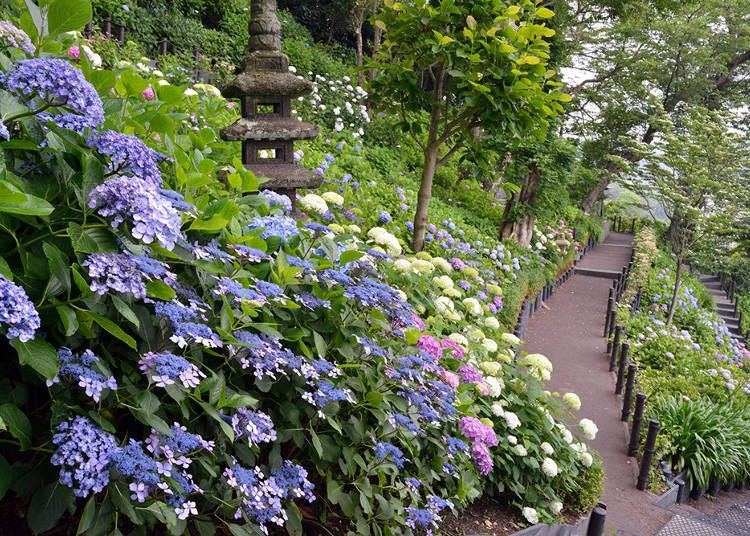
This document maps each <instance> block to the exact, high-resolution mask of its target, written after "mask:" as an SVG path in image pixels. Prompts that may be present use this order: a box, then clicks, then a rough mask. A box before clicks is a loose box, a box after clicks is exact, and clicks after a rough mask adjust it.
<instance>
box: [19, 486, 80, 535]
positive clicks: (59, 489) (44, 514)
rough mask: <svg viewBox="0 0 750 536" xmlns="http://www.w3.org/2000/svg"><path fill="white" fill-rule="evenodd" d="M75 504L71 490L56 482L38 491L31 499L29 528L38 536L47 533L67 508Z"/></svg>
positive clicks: (28, 513)
mask: <svg viewBox="0 0 750 536" xmlns="http://www.w3.org/2000/svg"><path fill="white" fill-rule="evenodd" d="M73 502H74V498H73V493H72V492H71V491H70V488H68V487H66V486H62V485H60V484H59V483H57V482H55V483H52V484H47V485H46V486H44V487H42V488H40V489H38V490H37V491H36V493H34V496H33V497H32V498H31V504H30V505H29V510H28V512H27V513H26V516H27V518H28V520H29V527H30V528H31V530H33V531H34V533H36V534H40V533H42V532H46V531H48V530H49V529H51V528H52V527H54V526H55V525H56V524H57V521H58V520H59V519H60V517H61V516H62V515H63V512H65V508H66V507H67V506H68V505H69V504H71V503H73Z"/></svg>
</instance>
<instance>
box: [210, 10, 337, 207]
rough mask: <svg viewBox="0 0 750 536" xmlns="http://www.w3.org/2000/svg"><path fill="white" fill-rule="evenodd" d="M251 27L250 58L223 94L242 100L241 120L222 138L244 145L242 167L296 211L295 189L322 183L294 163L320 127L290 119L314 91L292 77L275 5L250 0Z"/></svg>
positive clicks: (300, 79) (226, 96)
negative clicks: (296, 101) (299, 144)
mask: <svg viewBox="0 0 750 536" xmlns="http://www.w3.org/2000/svg"><path fill="white" fill-rule="evenodd" d="M250 10H251V12H250V22H249V24H248V34H249V35H250V38H249V40H248V49H249V54H248V55H247V56H245V58H244V59H243V60H242V72H241V73H240V74H239V75H237V77H236V78H235V79H234V80H232V81H231V82H230V83H229V84H228V85H227V86H226V87H224V88H223V89H222V90H221V93H222V95H223V96H224V97H225V98H227V99H240V102H241V105H242V118H241V119H239V120H238V121H237V122H236V123H234V124H233V125H231V126H229V127H227V128H225V129H223V130H222V131H221V133H220V135H221V138H222V139H224V140H227V141H241V142H242V163H243V164H244V165H245V167H246V168H247V169H248V170H250V171H252V172H253V173H254V174H255V176H256V177H258V178H265V179H268V180H267V181H266V182H264V183H263V184H262V187H263V188H264V189H265V188H267V189H269V190H273V191H275V192H277V193H279V194H284V195H287V196H288V197H289V198H290V199H291V200H292V209H293V211H294V209H295V208H296V197H297V192H296V191H297V188H317V187H318V186H320V184H321V182H322V180H323V178H322V177H321V176H319V175H317V174H315V173H313V172H312V171H310V170H308V169H305V168H303V167H302V166H300V165H298V164H296V163H295V162H294V141H295V140H309V139H312V138H314V137H315V136H317V135H318V126H317V125H311V124H308V123H303V122H301V121H297V120H296V119H292V117H291V112H292V108H291V99H293V98H295V97H301V96H303V95H307V94H308V93H310V92H311V91H312V89H313V84H312V82H310V81H309V80H305V79H303V78H300V77H298V76H296V75H294V74H292V73H290V72H289V58H287V56H286V55H285V54H284V53H282V52H281V25H280V24H279V19H278V18H277V17H276V2H275V0H252V2H251V6H250Z"/></svg>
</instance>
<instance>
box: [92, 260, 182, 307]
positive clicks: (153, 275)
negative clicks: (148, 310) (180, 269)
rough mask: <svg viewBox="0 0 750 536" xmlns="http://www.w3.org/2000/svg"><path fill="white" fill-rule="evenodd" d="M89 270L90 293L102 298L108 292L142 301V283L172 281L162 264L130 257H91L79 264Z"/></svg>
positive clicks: (144, 292) (144, 289)
mask: <svg viewBox="0 0 750 536" xmlns="http://www.w3.org/2000/svg"><path fill="white" fill-rule="evenodd" d="M83 266H85V267H87V268H88V270H89V277H90V278H91V287H90V288H91V290H92V291H94V292H96V293H98V294H105V293H107V292H109V291H110V290H113V291H115V292H122V293H124V294H132V295H133V296H134V297H135V298H137V299H143V298H145V297H146V281H149V280H152V279H171V278H173V277H174V274H172V273H171V272H170V271H169V270H168V269H167V268H168V267H167V265H166V264H164V263H163V262H160V261H157V260H155V259H151V258H149V257H146V256H143V255H134V254H132V253H128V252H125V253H94V254H93V255H89V257H88V258H87V259H86V260H85V261H84V262H83Z"/></svg>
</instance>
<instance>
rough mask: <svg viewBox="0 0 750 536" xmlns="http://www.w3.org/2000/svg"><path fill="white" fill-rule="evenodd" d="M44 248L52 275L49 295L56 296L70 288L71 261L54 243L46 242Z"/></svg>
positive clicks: (48, 289)
mask: <svg viewBox="0 0 750 536" xmlns="http://www.w3.org/2000/svg"><path fill="white" fill-rule="evenodd" d="M42 250H43V251H44V255H45V256H46V257H47V264H48V265H49V273H50V275H51V277H50V280H49V282H48V283H47V295H48V296H55V295H56V294H59V293H60V292H63V291H65V292H67V291H69V290H70V263H69V262H68V258H67V257H66V256H65V254H63V252H62V251H60V250H59V249H58V248H57V247H56V246H55V245H54V244H52V243H50V242H44V243H43V244H42Z"/></svg>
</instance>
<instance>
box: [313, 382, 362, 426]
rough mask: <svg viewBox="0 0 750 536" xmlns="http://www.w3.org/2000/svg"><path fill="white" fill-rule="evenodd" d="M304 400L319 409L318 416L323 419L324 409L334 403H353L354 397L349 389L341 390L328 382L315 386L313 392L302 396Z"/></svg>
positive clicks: (318, 383)
mask: <svg viewBox="0 0 750 536" xmlns="http://www.w3.org/2000/svg"><path fill="white" fill-rule="evenodd" d="M302 399H303V400H305V401H307V402H308V403H309V404H310V405H312V406H316V407H317V408H318V415H319V416H321V417H323V412H322V410H323V408H325V407H326V406H327V405H328V404H331V403H332V402H351V403H354V397H353V396H352V392H351V391H350V390H349V389H340V388H338V387H336V386H335V385H333V384H332V383H331V382H329V381H328V380H322V381H320V382H317V384H314V385H313V390H311V391H308V392H306V393H303V394H302Z"/></svg>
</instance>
